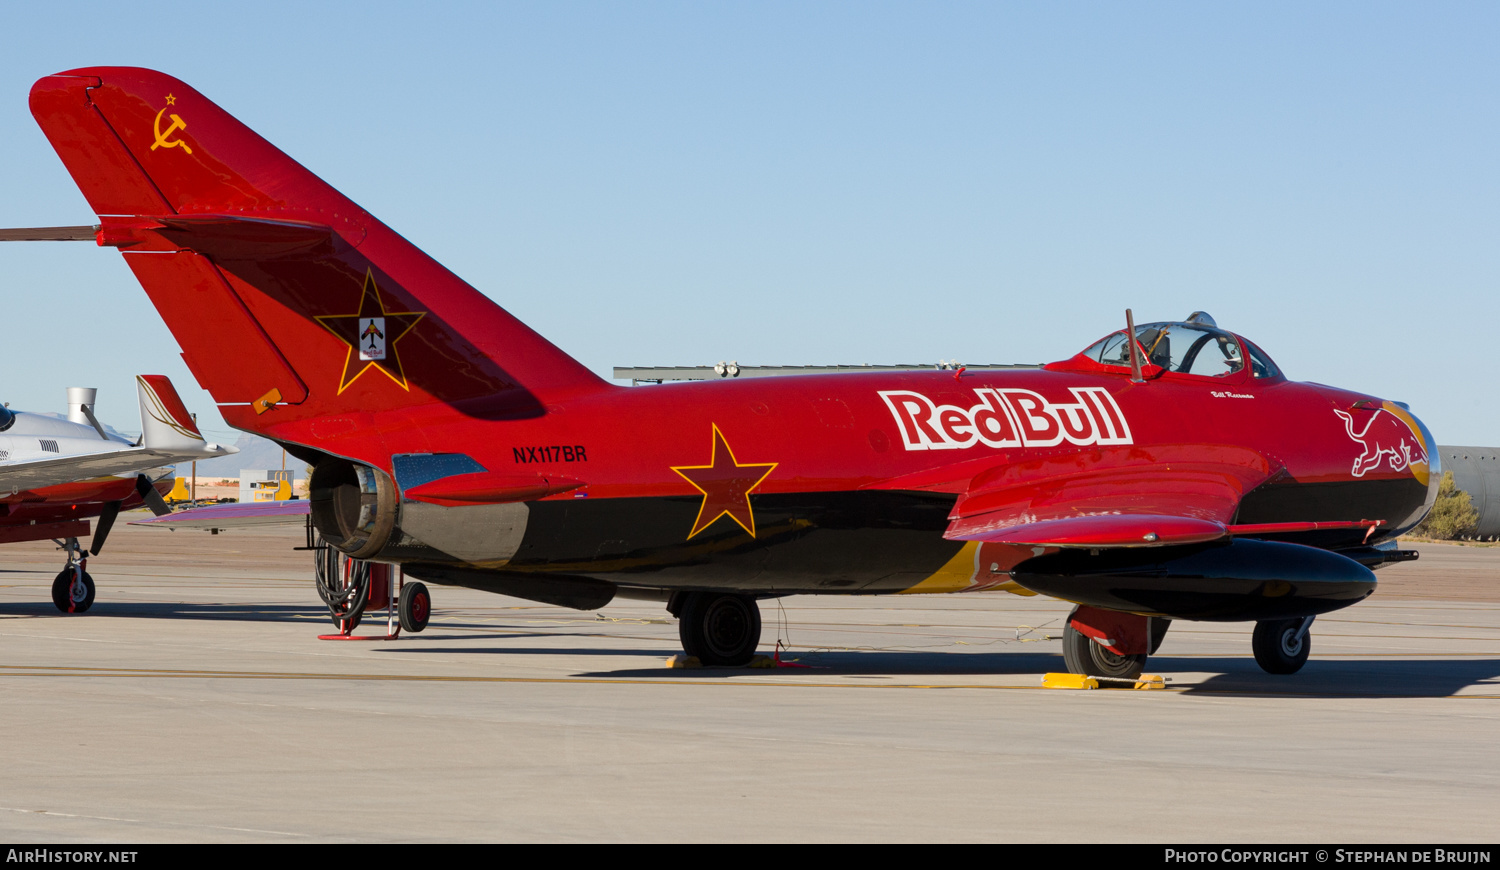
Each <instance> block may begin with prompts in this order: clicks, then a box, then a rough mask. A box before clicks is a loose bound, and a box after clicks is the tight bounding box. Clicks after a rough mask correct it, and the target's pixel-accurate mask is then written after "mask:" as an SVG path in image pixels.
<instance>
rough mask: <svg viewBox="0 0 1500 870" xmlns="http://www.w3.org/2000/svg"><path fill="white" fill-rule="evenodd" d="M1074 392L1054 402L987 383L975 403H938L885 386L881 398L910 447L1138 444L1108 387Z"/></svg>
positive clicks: (1025, 391) (908, 391)
mask: <svg viewBox="0 0 1500 870" xmlns="http://www.w3.org/2000/svg"><path fill="white" fill-rule="evenodd" d="M1069 392H1070V393H1071V394H1072V397H1073V401H1072V402H1051V401H1048V400H1047V399H1046V398H1045V397H1044V396H1042V395H1041V394H1040V393H1036V392H1033V391H1031V390H1015V389H1009V390H993V389H988V388H985V389H978V390H975V391H974V394H975V397H976V398H978V399H979V402H978V403H977V404H974V405H939V404H938V403H936V402H934V401H933V400H931V399H929V398H927V397H926V396H924V395H922V394H921V393H914V392H912V391H910V390H882V391H881V392H880V398H882V399H884V400H885V404H886V407H888V408H890V409H891V414H892V416H894V417H895V418H896V425H897V426H899V427H900V428H901V440H902V442H903V443H904V444H905V445H906V449H907V450H963V449H966V448H969V447H973V446H975V445H976V444H983V445H985V446H987V447H1020V446H1023V445H1024V446H1026V447H1052V446H1054V445H1057V444H1062V443H1063V442H1067V443H1069V444H1077V445H1080V446H1083V445H1090V444H1133V443H1135V442H1134V441H1133V440H1131V437H1130V425H1129V424H1128V423H1126V421H1125V415H1124V414H1123V413H1122V412H1121V411H1120V406H1119V405H1117V404H1115V399H1114V397H1113V396H1111V395H1110V394H1109V391H1108V390H1106V389H1104V388H1103V387H1074V388H1073V389H1071V390H1069Z"/></svg>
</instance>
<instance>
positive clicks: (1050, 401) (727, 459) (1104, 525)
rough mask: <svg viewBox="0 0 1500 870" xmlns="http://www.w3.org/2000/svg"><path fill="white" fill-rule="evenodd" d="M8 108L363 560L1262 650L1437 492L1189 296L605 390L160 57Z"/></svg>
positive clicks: (1336, 393) (1082, 639)
mask: <svg viewBox="0 0 1500 870" xmlns="http://www.w3.org/2000/svg"><path fill="white" fill-rule="evenodd" d="M31 110H32V113H33V114H34V115H35V117H36V120H37V122H38V123H39V124H40V125H41V127H42V130H43V131H44V132H45V133H46V135H47V137H48V139H49V140H51V142H52V145H53V147H54V148H55V149H56V150H57V153H58V155H59V156H60V157H61V158H62V161H63V163H64V164H65V165H66V166H67V168H68V171H69V172H71V173H72V176H73V178H74V180H75V181H76V182H77V184H78V186H79V187H80V188H81V190H82V191H83V194H84V196H85V197H86V198H87V199H88V202H89V203H90V204H91V206H92V207H93V209H94V211H95V212H97V213H98V215H99V226H98V228H97V234H96V235H97V241H98V244H100V245H102V246H106V247H113V248H117V249H119V250H120V251H121V252H122V254H123V255H124V259H125V262H126V264H128V265H129V267H130V268H131V270H132V271H133V272H134V273H135V275H136V277H137V278H138V279H139V281H140V283H141V285H142V287H144V288H145V290H146V293H147V295H148V296H149V297H150V298H151V301H152V303H154V304H155V305H156V308H157V310H158V311H159V312H160V313H161V316H162V317H163V318H164V319H165V321H166V323H167V326H168V327H169V328H170V329H171V330H172V332H173V334H174V335H175V336H176V337H177V341H178V342H179V343H180V344H181V346H182V349H183V356H184V358H185V359H186V361H187V364H188V366H189V368H191V369H192V371H193V373H194V374H195V375H196V376H197V378H198V380H199V382H200V383H201V384H202V385H203V387H204V388H205V389H207V390H208V391H209V392H210V393H211V394H212V395H213V396H214V399H215V400H216V401H217V402H218V403H219V406H220V410H221V411H222V413H223V415H224V418H225V419H226V420H227V421H229V423H230V424H231V425H233V426H235V427H236V428H239V429H244V430H246V431H250V432H255V433H257V434H259V435H263V436H265V437H267V438H271V439H273V440H275V441H277V442H278V443H280V444H282V445H283V446H284V447H285V448H286V449H287V450H288V451H289V452H291V453H293V454H294V455H296V456H298V457H299V458H301V459H303V460H305V461H306V462H307V463H309V464H310V465H312V466H313V474H312V481H311V503H310V509H311V515H312V522H313V524H314V525H315V526H316V528H317V530H318V531H319V532H320V533H321V534H322V536H323V538H324V540H326V541H328V542H330V543H331V544H332V545H333V546H335V547H337V548H338V549H339V550H341V551H343V552H344V553H346V554H348V555H349V556H351V557H353V558H356V559H361V560H375V561H379V562H386V563H399V564H401V565H402V566H404V569H405V571H406V573H407V574H409V575H412V576H414V577H418V578H422V579H427V580H431V581H436V582H439V583H448V584H457V585H463V586H470V587H477V588H481V589H487V590H491V591H494V592H498V593H503V594H507V595H515V596H519V597H523V598H529V599H534V600H539V601H545V602H553V603H558V604H565V605H569V606H573V607H577V608H582V609H587V608H594V607H599V606H602V605H603V604H604V603H606V602H607V601H609V600H610V599H611V598H612V597H613V596H614V595H616V594H621V595H631V596H647V597H650V596H659V597H660V599H662V600H665V601H666V602H667V604H666V606H667V609H668V610H669V611H671V612H672V613H673V614H674V615H676V616H677V617H678V619H679V621H680V632H681V637H682V642H683V647H684V649H685V650H686V651H687V652H688V653H689V654H690V655H695V656H698V657H699V658H700V659H702V660H703V662H704V663H706V664H720V665H732V664H739V663H744V662H746V661H748V660H749V659H750V658H751V656H752V654H753V653H754V650H755V648H756V644H757V643H758V641H759V638H760V615H759V610H758V605H757V603H756V602H757V600H758V599H761V598H768V597H775V596H782V595H792V594H819V595H827V594H843V595H869V594H880V593H900V592H958V593H973V592H981V591H985V590H1012V591H1022V592H1023V593H1024V592H1026V591H1031V592H1038V593H1042V594H1046V595H1052V596H1056V597H1059V598H1062V599H1066V600H1068V601H1072V602H1075V603H1076V604H1078V605H1079V606H1078V607H1077V608H1075V610H1074V611H1073V614H1072V616H1071V617H1070V618H1069V622H1068V627H1067V629H1066V631H1065V637H1064V652H1065V658H1066V660H1067V663H1068V666H1069V667H1070V669H1072V670H1073V671H1075V672H1079V673H1088V674H1095V675H1100V676H1107V677H1109V676H1112V677H1125V678H1128V677H1133V676H1135V675H1137V674H1139V673H1140V671H1141V668H1142V666H1143V664H1144V661H1145V658H1146V656H1147V654H1149V653H1150V652H1152V651H1154V649H1155V647H1156V646H1157V645H1158V644H1159V643H1160V642H1161V639H1162V636H1163V634H1164V633H1165V631H1166V628H1167V626H1168V625H1169V624H1170V620H1175V619H1189V620H1220V621H1236V620H1243V621H1251V620H1253V621H1256V622H1258V623H1259V624H1258V626H1257V628H1256V632H1255V642H1254V651H1255V655H1256V659H1257V661H1258V662H1260V664H1261V665H1262V667H1264V668H1265V669H1266V670H1268V671H1271V672H1276V673H1290V672H1292V671H1295V670H1297V669H1298V668H1300V667H1301V665H1302V663H1303V662H1304V661H1305V660H1306V658H1307V653H1308V649H1309V646H1310V644H1309V639H1308V637H1307V630H1308V626H1309V624H1310V623H1311V621H1312V618H1313V617H1314V616H1315V615H1316V614H1319V613H1325V612H1328V611H1331V610H1335V609H1337V608H1341V607H1346V606H1348V605H1351V604H1353V603H1355V602H1357V601H1360V600H1362V599H1363V598H1365V597H1366V596H1368V595H1369V594H1370V593H1371V592H1372V591H1373V590H1374V588H1375V575H1374V574H1373V573H1372V572H1371V570H1370V569H1371V568H1373V567H1376V566H1379V565H1381V564H1383V563H1386V562H1390V561H1396V560H1400V559H1403V558H1411V557H1413V556H1414V554H1412V553H1409V552H1403V551H1398V550H1396V549H1395V543H1394V542H1395V540H1396V536H1397V535H1399V534H1400V533H1401V532H1403V531H1405V530H1407V529H1409V528H1411V527H1412V526H1413V525H1415V524H1416V523H1417V522H1418V521H1419V520H1421V519H1422V517H1423V516H1424V515H1425V514H1426V512H1427V510H1428V508H1429V507H1430V505H1431V503H1432V499H1433V497H1434V495H1435V493H1436V489H1437V482H1438V481H1437V478H1438V455H1437V453H1436V451H1435V448H1434V445H1435V442H1434V441H1433V439H1432V437H1431V435H1430V433H1429V432H1428V431H1427V430H1426V428H1425V427H1424V426H1423V425H1422V423H1421V422H1419V421H1418V420H1417V419H1416V418H1415V417H1414V416H1412V415H1411V414H1410V413H1409V412H1408V411H1407V410H1406V408H1405V406H1402V405H1399V404H1396V403H1392V402H1387V401H1382V400H1381V399H1378V398H1375V397H1373V396H1367V395H1363V394H1360V393H1354V392H1349V391H1346V390H1339V389H1335V388H1332V387H1325V386H1320V385H1315V384H1306V383H1295V382H1292V381H1289V380H1287V379H1286V378H1285V377H1284V376H1283V375H1282V373H1281V371H1280V370H1279V369H1278V367H1277V366H1276V364H1275V363H1273V362H1272V361H1271V358H1270V357H1269V356H1268V355H1266V353H1265V352H1264V351H1262V350H1261V349H1260V348H1258V347H1256V346H1255V345H1254V344H1251V343H1250V342H1249V341H1246V340H1245V339H1243V338H1241V337H1240V336H1238V335H1235V334H1233V333H1230V332H1226V331H1223V330H1221V329H1218V328H1217V327H1216V326H1215V325H1214V323H1213V322H1212V319H1211V318H1208V317H1206V316H1204V315H1198V316H1195V317H1193V318H1190V319H1189V320H1188V321H1185V322H1174V323H1152V324H1147V325H1144V326H1141V327H1139V328H1133V327H1132V328H1133V329H1134V336H1133V337H1134V340H1129V339H1127V332H1126V331H1124V330H1122V331H1120V332H1117V333H1115V334H1114V335H1110V336H1107V337H1106V338H1104V339H1103V340H1101V341H1099V342H1098V343H1096V344H1094V345H1092V346H1091V347H1089V348H1088V349H1087V350H1085V351H1083V352H1082V353H1079V354H1077V355H1074V356H1072V357H1070V358H1068V359H1066V360H1063V361H1061V362H1057V363H1053V364H1051V365H1048V366H1045V367H1044V368H1043V369H1041V370H1037V371H1013V372H984V373H982V374H981V373H963V372H959V373H957V374H955V373H953V372H936V371H934V372H903V373H895V374H869V375H859V374H837V375H826V376H817V375H812V376H800V377H786V378H767V379H757V380H750V381H717V382H700V383H691V384H681V385H670V386H659V387H648V388H627V387H619V386H614V385H611V384H609V383H607V382H605V381H604V380H602V379H601V378H599V377H598V376H597V375H595V374H594V373H593V372H591V371H589V370H588V369H586V368H585V367H584V366H583V365H581V364H580V363H579V362H578V361H576V360H574V359H573V358H572V357H570V356H568V355H567V354H566V353H564V352H563V351H561V350H560V349H558V348H557V347H556V346H554V345H553V344H551V343H550V342H548V341H547V340H546V339H544V338H542V337H541V336H540V335H538V334H537V333H535V332H533V331H532V330H531V329H529V328H527V326H526V325H525V324H523V323H521V322H519V321H518V320H516V319H515V318H514V317H512V316H511V315H510V314H508V313H506V311H505V310H504V309H502V308H501V307H499V306H498V305H496V304H495V303H493V302H492V301H490V300H489V299H488V298H486V297H485V296H484V295H483V294H481V293H480V292H479V291H477V290H475V289H474V288H473V287H471V286H469V285H468V284H466V283H464V282H463V281H462V280H460V279H459V278H458V277H456V276H455V275H453V274H452V273H451V272H449V271H448V270H447V269H445V268H443V267H442V266H441V265H439V264H438V263H437V262H435V261H434V260H432V259H431V258H430V257H428V256H427V255H426V254H424V253H422V252H421V251H420V250H418V249H417V248H416V247H414V246H413V245H412V244H411V243H409V242H407V241H406V240H405V239H403V238H402V237H401V236H399V235H397V234H396V233H395V232H393V231H392V230H390V229H389V228H387V227H386V225H385V224H382V223H381V222H380V221H378V220H376V219H375V218H374V217H372V216H371V215H369V214H368V213H367V212H365V211H364V210H363V209H361V208H360V207H359V206H358V205H355V204H354V203H353V202H351V201H350V200H348V199H346V198H345V197H344V196H342V195H341V194H340V193H339V192H338V191H336V190H334V189H333V188H332V187H330V186H329V185H328V184H326V183H325V182H323V181H322V180H321V179H319V178H317V177H316V176H315V175H313V174H312V173H311V172H309V171H308V170H306V169H304V168H303V167H302V166H301V165H299V164H298V163H297V162H296V161H294V160H292V159H291V158H290V157H288V156H287V155H285V154H283V153H282V152H281V151H279V150H277V149H276V148H275V147H274V146H272V145H271V144H270V143H269V142H267V141H265V140H264V139H262V138H261V137H260V136H258V135H256V134H255V133H254V132H252V131H251V130H250V129H249V128H247V127H245V126H244V125H243V124H241V123H240V122H239V121H237V120H235V119H234V118H233V117H232V116H230V115H229V114H228V113H227V112H225V111H224V110H223V109H221V108H219V107H218V106H217V105H215V104H214V103H212V102H210V101H209V100H208V99H207V98H205V97H204V96H203V95H201V94H199V93H198V92H197V91H195V90H193V89H192V88H191V87H188V86H187V85H185V84H183V83H182V82H180V81H178V80H176V79H174V78H171V77H169V76H166V75H163V74H162V73H159V72H153V71H150V70H144V69H131V68H116V67H100V68H91V69H78V70H73V71H70V72H65V73H61V74H58V75H55V76H49V77H47V78H44V79H42V80H41V81H39V82H37V83H36V85H35V86H34V87H33V88H32V90H31Z"/></svg>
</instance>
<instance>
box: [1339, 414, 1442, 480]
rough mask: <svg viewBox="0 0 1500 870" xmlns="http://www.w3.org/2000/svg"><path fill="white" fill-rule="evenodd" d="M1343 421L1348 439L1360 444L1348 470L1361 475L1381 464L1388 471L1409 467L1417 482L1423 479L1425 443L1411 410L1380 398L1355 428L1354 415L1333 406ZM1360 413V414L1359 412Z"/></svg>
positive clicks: (1425, 477)
mask: <svg viewBox="0 0 1500 870" xmlns="http://www.w3.org/2000/svg"><path fill="white" fill-rule="evenodd" d="M1333 413H1335V414H1337V415H1339V417H1340V418H1342V419H1343V421H1344V431H1345V432H1347V433H1348V434H1349V438H1350V440H1352V441H1354V442H1355V443H1356V444H1358V445H1360V447H1362V448H1363V451H1362V452H1361V453H1360V454H1359V455H1358V456H1356V457H1355V458H1354V468H1353V469H1352V470H1351V472H1350V473H1351V474H1353V475H1354V476H1355V477H1364V476H1365V475H1366V474H1368V473H1369V472H1371V471H1376V470H1378V469H1379V468H1380V467H1381V466H1382V465H1384V466H1385V467H1387V468H1389V469H1390V470H1391V471H1395V472H1401V471H1410V472H1411V473H1412V476H1414V477H1416V478H1417V481H1418V482H1419V483H1423V484H1426V483H1427V471H1428V468H1429V462H1428V459H1427V444H1426V441H1425V440H1424V439H1423V438H1422V434H1421V433H1422V428H1421V426H1420V425H1418V423H1417V421H1416V420H1415V419H1414V418H1413V417H1412V416H1411V414H1410V413H1409V412H1408V411H1407V410H1406V409H1404V408H1402V407H1401V406H1399V405H1395V404H1392V403H1390V402H1381V403H1380V408H1378V409H1377V410H1375V412H1374V413H1373V414H1370V415H1369V419H1367V420H1365V421H1364V428H1363V429H1360V430H1359V431H1355V429H1356V425H1357V424H1356V422H1355V419H1354V415H1353V414H1351V413H1349V412H1347V411H1339V410H1335V411H1334V412H1333ZM1361 416H1363V414H1362V415H1361Z"/></svg>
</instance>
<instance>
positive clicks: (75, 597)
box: [52, 538, 94, 613]
mask: <svg viewBox="0 0 1500 870" xmlns="http://www.w3.org/2000/svg"><path fill="white" fill-rule="evenodd" d="M58 545H59V546H61V547H62V548H63V549H64V550H66V551H67V552H68V563H67V565H66V567H64V568H63V569H62V571H61V572H60V573H58V575H57V578H56V579H55V580H53V581H52V603H53V604H55V605H57V609H58V610H61V611H62V612H63V613H83V612H84V611H86V610H88V609H89V608H90V607H93V606H94V578H93V577H90V576H89V572H88V571H86V570H84V569H85V568H87V567H88V563H89V557H88V556H87V555H81V554H82V553H83V551H82V549H81V548H80V547H79V546H78V539H77V538H68V539H67V540H66V541H58Z"/></svg>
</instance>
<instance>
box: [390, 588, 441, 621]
mask: <svg viewBox="0 0 1500 870" xmlns="http://www.w3.org/2000/svg"><path fill="white" fill-rule="evenodd" d="M396 613H397V614H398V615H399V616H400V617H401V630H402V631H409V632H411V633H412V634H416V633H417V632H419V631H421V630H422V629H424V628H426V627H427V620H428V619H430V618H431V617H432V595H430V594H429V593H428V592H427V585H426V584H424V583H415V582H414V583H407V584H405V585H403V586H402V587H401V597H400V598H399V599H397V601H396Z"/></svg>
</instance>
